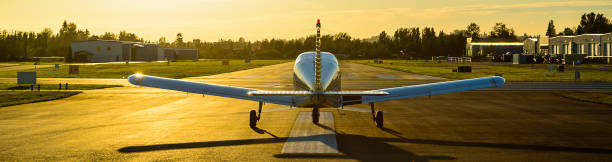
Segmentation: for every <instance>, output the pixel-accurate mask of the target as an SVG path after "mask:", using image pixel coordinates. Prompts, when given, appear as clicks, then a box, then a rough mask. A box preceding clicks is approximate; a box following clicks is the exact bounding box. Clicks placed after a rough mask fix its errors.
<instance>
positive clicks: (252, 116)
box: [249, 110, 257, 127]
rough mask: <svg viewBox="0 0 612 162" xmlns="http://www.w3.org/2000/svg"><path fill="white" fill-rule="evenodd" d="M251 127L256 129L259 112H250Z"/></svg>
mask: <svg viewBox="0 0 612 162" xmlns="http://www.w3.org/2000/svg"><path fill="white" fill-rule="evenodd" d="M249 125H250V126H251V127H255V126H256V125H257V112H255V110H251V112H250V118H249Z"/></svg>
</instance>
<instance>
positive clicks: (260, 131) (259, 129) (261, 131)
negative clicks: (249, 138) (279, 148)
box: [251, 126, 278, 138]
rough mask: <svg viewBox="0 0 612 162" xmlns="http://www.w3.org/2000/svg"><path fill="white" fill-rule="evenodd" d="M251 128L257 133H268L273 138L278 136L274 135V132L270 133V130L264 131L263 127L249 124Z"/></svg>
mask: <svg viewBox="0 0 612 162" xmlns="http://www.w3.org/2000/svg"><path fill="white" fill-rule="evenodd" d="M251 129H252V130H253V131H255V132H257V133H259V134H264V133H265V134H269V135H270V136H272V137H274V138H278V136H276V135H274V134H272V133H270V132H268V131H266V130H265V129H261V128H258V127H257V126H251Z"/></svg>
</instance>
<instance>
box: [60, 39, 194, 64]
mask: <svg viewBox="0 0 612 162" xmlns="http://www.w3.org/2000/svg"><path fill="white" fill-rule="evenodd" d="M71 49H72V58H73V60H74V61H76V62H125V61H164V60H166V59H169V60H196V59H198V58H199V56H198V50H197V49H195V48H167V47H162V46H159V45H157V44H152V43H142V42H127V41H116V40H88V41H75V42H72V43H71Z"/></svg>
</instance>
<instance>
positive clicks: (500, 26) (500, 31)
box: [491, 22, 516, 39]
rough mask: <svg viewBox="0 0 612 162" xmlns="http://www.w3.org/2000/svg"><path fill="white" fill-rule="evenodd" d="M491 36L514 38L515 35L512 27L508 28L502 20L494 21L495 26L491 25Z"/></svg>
mask: <svg viewBox="0 0 612 162" xmlns="http://www.w3.org/2000/svg"><path fill="white" fill-rule="evenodd" d="M491 37H493V38H504V39H516V35H514V29H512V28H508V27H507V26H506V24H504V23H502V22H498V23H495V26H493V30H491Z"/></svg>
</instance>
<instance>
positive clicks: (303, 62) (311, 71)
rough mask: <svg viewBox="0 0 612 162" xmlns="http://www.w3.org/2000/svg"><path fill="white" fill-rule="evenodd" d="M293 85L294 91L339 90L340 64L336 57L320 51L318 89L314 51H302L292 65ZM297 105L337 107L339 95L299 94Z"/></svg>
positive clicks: (339, 101)
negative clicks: (317, 88)
mask: <svg viewBox="0 0 612 162" xmlns="http://www.w3.org/2000/svg"><path fill="white" fill-rule="evenodd" d="M293 87H294V90H296V91H315V92H316V91H340V88H341V84H340V66H339V64H338V59H336V57H335V56H334V55H333V54H331V53H329V52H321V77H320V90H316V87H317V85H316V81H315V52H304V53H302V54H300V55H299V56H298V57H297V59H295V65H294V66H293ZM295 100H296V101H297V102H296V103H297V106H298V107H339V106H341V103H342V97H340V96H322V95H312V96H299V97H296V98H295Z"/></svg>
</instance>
